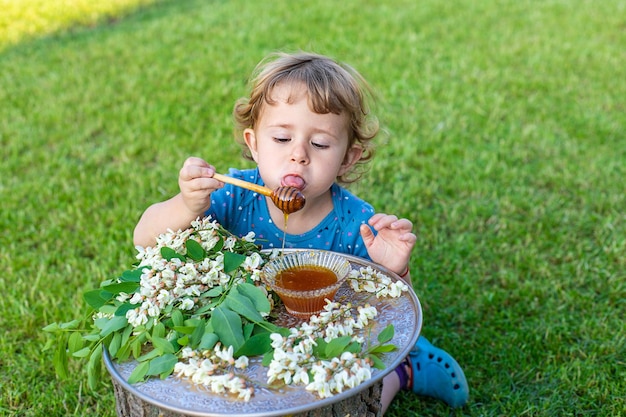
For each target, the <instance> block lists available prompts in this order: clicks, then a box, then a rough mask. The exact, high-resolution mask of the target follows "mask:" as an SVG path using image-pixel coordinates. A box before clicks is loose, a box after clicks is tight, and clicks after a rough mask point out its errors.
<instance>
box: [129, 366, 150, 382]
mask: <svg viewBox="0 0 626 417" xmlns="http://www.w3.org/2000/svg"><path fill="white" fill-rule="evenodd" d="M148 369H150V363H149V362H141V363H140V364H139V365H137V366H136V367H135V369H133V372H131V374H130V376H129V377H128V383H129V384H136V383H137V382H140V381H143V380H144V378H145V377H146V374H147V373H148Z"/></svg>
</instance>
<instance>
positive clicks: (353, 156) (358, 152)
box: [338, 146, 363, 176]
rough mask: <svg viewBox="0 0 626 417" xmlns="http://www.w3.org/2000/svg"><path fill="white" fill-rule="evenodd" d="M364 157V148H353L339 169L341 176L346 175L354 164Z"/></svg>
mask: <svg viewBox="0 0 626 417" xmlns="http://www.w3.org/2000/svg"><path fill="white" fill-rule="evenodd" d="M362 155H363V148H361V147H360V146H352V147H351V148H350V149H348V150H347V151H346V156H344V158H343V162H342V163H341V167H339V174H338V176H339V175H343V174H345V173H346V172H347V171H348V170H349V169H350V168H351V167H352V166H353V165H354V164H356V163H357V162H358V161H359V159H361V156H362Z"/></svg>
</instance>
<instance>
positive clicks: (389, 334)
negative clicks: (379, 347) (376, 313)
mask: <svg viewBox="0 0 626 417" xmlns="http://www.w3.org/2000/svg"><path fill="white" fill-rule="evenodd" d="M394 332H395V330H394V328H393V324H390V325H388V326H387V327H385V328H384V329H383V330H382V331H381V332H380V333H379V334H378V341H379V342H380V343H387V342H388V341H390V340H391V339H393V335H394Z"/></svg>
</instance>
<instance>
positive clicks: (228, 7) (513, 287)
mask: <svg viewBox="0 0 626 417" xmlns="http://www.w3.org/2000/svg"><path fill="white" fill-rule="evenodd" d="M92 3H93V4H92ZM96 3H106V2H91V3H90V2H80V1H74V2H71V1H63V2H62V1H57V0H54V1H48V2H43V1H42V2H37V1H35V0H30V1H28V2H11V1H7V0H0V9H3V10H4V11H5V12H3V13H0V15H1V16H2V17H0V145H1V148H2V155H3V158H2V162H1V163H0V174H1V176H0V193H1V200H2V204H1V206H0V227H2V231H3V234H2V236H1V237H0V270H2V271H3V274H2V275H0V294H2V297H0V317H1V319H0V331H1V332H2V333H1V337H0V372H1V373H0V392H1V397H0V415H7V416H56V415H59V416H60V415H64V416H65V415H76V416H83V415H85V416H86V415H98V416H113V415H115V408H114V407H115V406H114V398H113V392H112V388H111V385H110V383H105V384H103V386H102V387H101V389H99V390H98V391H97V392H95V393H94V392H88V391H87V390H86V389H85V379H84V376H83V375H82V373H81V369H79V367H76V368H75V375H76V378H75V379H73V380H72V381H59V380H58V379H57V378H56V376H55V374H54V370H53V369H52V366H51V352H49V351H42V348H43V346H44V344H45V335H44V334H43V332H41V328H42V327H43V326H45V325H46V324H49V323H51V322H53V321H67V320H70V319H72V318H75V317H76V315H77V312H78V311H82V310H84V303H83V301H82V293H83V292H84V291H86V290H89V289H92V288H94V287H96V286H97V285H98V284H99V283H100V282H101V281H102V280H104V279H107V278H110V277H112V276H115V275H116V274H119V273H120V272H122V271H123V270H124V269H127V268H128V267H129V265H130V264H131V263H132V261H133V260H134V253H135V252H134V248H133V246H132V229H133V227H134V225H135V223H136V221H137V219H138V217H139V216H140V214H141V212H142V211H143V210H144V209H145V208H146V207H147V206H148V205H149V204H151V203H152V202H155V201H159V200H162V199H165V198H168V197H169V196H171V195H173V194H174V193H176V192H177V172H178V169H179V168H180V166H181V164H182V162H183V160H184V159H185V157H187V156H189V155H199V156H202V157H204V158H206V159H207V160H209V161H210V162H211V163H213V164H214V165H215V166H216V167H217V168H218V169H219V170H222V171H226V170H227V169H228V168H229V167H245V166H249V164H247V163H244V162H243V161H242V159H241V158H240V156H239V150H238V147H237V145H236V144H235V143H234V141H233V139H232V121H231V115H230V114H231V109H232V106H233V103H234V101H235V100H236V99H237V98H238V97H240V96H242V95H244V94H245V92H246V81H247V77H248V75H249V74H250V72H251V70H252V69H253V68H254V66H255V65H256V63H257V62H258V61H259V60H260V59H261V58H263V57H264V56H265V55H266V54H267V53H269V52H272V51H275V50H288V51H293V50H298V49H304V50H312V51H315V52H319V53H323V54H328V55H331V56H333V57H336V58H337V59H339V60H342V61H345V62H348V63H350V64H351V65H353V66H354V67H356V68H357V69H358V70H359V71H360V72H361V73H362V74H363V75H364V76H365V77H366V78H367V79H368V80H369V81H370V83H371V84H372V86H373V87H374V89H375V90H376V91H377V93H378V95H379V102H378V106H377V107H376V114H377V115H378V117H379V119H380V121H381V123H382V125H383V126H384V128H385V130H386V132H387V134H386V135H383V136H381V138H380V141H379V148H378V154H377V156H376V157H375V159H374V161H373V163H372V164H371V166H370V172H369V174H368V175H367V176H366V177H365V178H364V179H363V180H362V181H361V182H360V183H359V184H357V185H356V186H354V187H353V191H355V192H356V193H357V194H359V195H360V196H362V197H363V198H365V199H367V200H369V201H370V202H371V203H372V204H373V205H374V206H375V207H376V209H377V210H378V211H382V212H391V213H395V214H397V215H399V216H403V217H407V218H409V219H410V220H412V221H413V222H414V224H415V230H416V232H417V234H418V237H419V239H418V243H417V246H416V248H415V252H414V256H413V259H412V261H411V269H412V276H413V280H414V287H415V290H416V293H417V294H418V297H419V298H420V301H421V302H422V306H423V309H424V315H425V322H424V329H423V334H424V335H425V336H427V337H428V338H429V339H431V341H433V342H435V343H436V344H438V345H440V346H442V347H444V348H445V349H446V350H448V351H449V352H450V353H452V354H453V355H454V356H455V357H456V358H457V360H458V361H459V363H460V364H461V365H462V366H463V368H464V369H465V372H466V375H467V378H468V381H469V384H470V389H471V400H470V403H469V405H468V406H467V407H465V408H463V409H461V410H457V411H450V410H449V409H448V408H447V407H446V406H444V405H442V404H440V403H438V402H436V401H433V400H430V399H426V398H420V397H417V396H415V395H412V394H409V393H401V394H400V395H399V396H398V397H397V399H396V400H395V401H394V403H393V405H392V408H391V409H390V411H389V413H388V415H390V416H406V415H421V416H438V415H455V416H463V415H468V416H522V415H523V416H543V415H589V416H619V415H626V411H625V409H626V398H625V396H626V359H625V358H626V347H625V346H626V332H625V331H624V318H625V317H626V313H625V312H626V303H625V301H624V300H625V297H626V279H625V278H626V273H625V272H624V271H625V270H626V268H625V267H626V225H625V223H626V215H625V208H626V202H625V199H624V185H623V184H624V179H623V178H624V175H625V173H626V163H625V162H624V161H626V140H625V139H624V132H625V131H626V129H625V127H626V99H625V98H624V97H626V48H624V45H626V6H625V5H624V4H623V2H620V1H617V0H612V1H605V2H593V1H590V0H589V1H583V0H580V1H569V2H568V1H557V0H548V1H544V2H530V1H522V2H519V1H509V0H502V1H488V2H487V1H486V2H479V1H470V0H454V1H450V2H439V1H435V0H423V1H420V2H413V1H400V0H393V1H387V2H369V1H367V2H362V1H344V2H334V1H330V0H328V1H327V0H320V1H318V2H315V3H314V4H305V3H302V4H299V3H293V2H287V1H275V2H272V4H271V6H269V5H268V4H266V3H263V2H256V3H255V2H244V1H231V2H219V1H200V0H182V1H158V2H150V1H129V2H128V3H125V2H124V1H122V0H119V1H116V2H109V3H106V4H107V5H110V6H112V8H106V7H105V8H102V7H103V6H101V5H100V6H98V7H100V8H96V9H92V8H91V7H96V6H95V4H96ZM20 4H21V5H22V8H20V7H19V5H20ZM9 6H11V7H10V8H9ZM136 6H139V8H136ZM76 10H81V12H80V13H76ZM42 16H43V17H42Z"/></svg>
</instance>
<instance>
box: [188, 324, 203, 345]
mask: <svg viewBox="0 0 626 417" xmlns="http://www.w3.org/2000/svg"><path fill="white" fill-rule="evenodd" d="M203 335H204V325H203V323H200V324H198V325H197V326H196V328H195V329H194V331H193V333H191V336H190V337H189V339H190V340H191V347H193V348H195V347H196V346H198V344H199V343H200V341H201V340H202V336H203Z"/></svg>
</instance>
